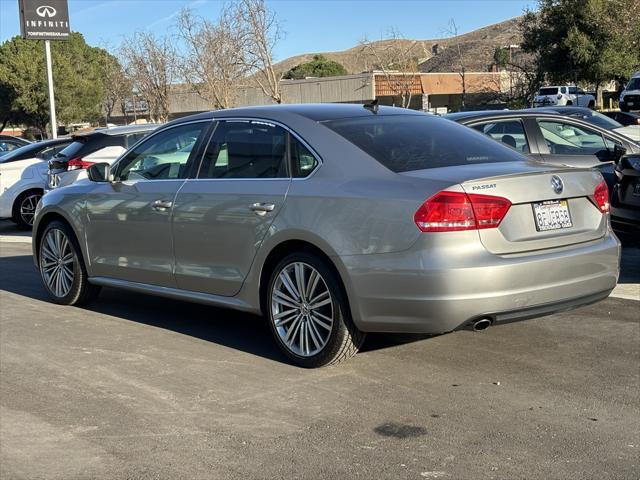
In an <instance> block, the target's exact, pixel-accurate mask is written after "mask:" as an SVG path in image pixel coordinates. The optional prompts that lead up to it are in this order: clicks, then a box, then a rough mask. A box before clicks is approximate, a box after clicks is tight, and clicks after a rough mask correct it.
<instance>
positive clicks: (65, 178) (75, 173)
mask: <svg viewBox="0 0 640 480" xmlns="http://www.w3.org/2000/svg"><path fill="white" fill-rule="evenodd" d="M156 128H158V125H157V124H147V125H132V126H127V127H114V128H103V129H100V130H95V131H93V132H91V133H84V134H80V135H74V136H73V143H71V144H70V145H69V146H68V147H67V148H65V149H64V150H62V151H61V152H60V153H59V154H58V155H56V156H55V157H54V158H52V159H51V160H50V161H49V173H48V178H47V187H46V189H47V190H52V189H54V188H58V187H64V186H66V185H71V184H72V183H73V182H75V181H77V180H79V179H82V178H87V168H89V167H90V166H91V165H93V164H94V163H101V162H107V163H109V164H111V163H113V162H114V161H115V160H116V159H117V158H118V157H119V156H120V155H122V154H123V153H124V152H125V151H127V149H129V148H130V147H131V146H133V145H134V144H135V143H137V142H138V140H140V139H141V138H143V137H145V136H146V135H148V134H149V133H151V132H152V131H154V130H155V129H156Z"/></svg>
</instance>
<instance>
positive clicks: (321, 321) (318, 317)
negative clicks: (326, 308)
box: [311, 312, 333, 331]
mask: <svg viewBox="0 0 640 480" xmlns="http://www.w3.org/2000/svg"><path fill="white" fill-rule="evenodd" d="M311 318H312V319H313V321H314V322H315V323H317V324H318V325H320V326H321V327H322V328H324V329H326V330H329V331H331V324H332V323H333V320H331V319H330V318H327V317H325V316H324V315H322V314H321V313H318V312H312V313H311ZM326 322H328V323H326Z"/></svg>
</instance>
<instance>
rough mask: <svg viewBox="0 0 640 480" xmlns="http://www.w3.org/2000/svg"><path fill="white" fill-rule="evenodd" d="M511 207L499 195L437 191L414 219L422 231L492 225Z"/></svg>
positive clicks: (488, 226) (492, 226) (472, 228)
mask: <svg viewBox="0 0 640 480" xmlns="http://www.w3.org/2000/svg"><path fill="white" fill-rule="evenodd" d="M510 207H511V202H510V201H509V200H507V199H506V198H502V197H493V196H490V195H477V194H473V193H471V194H466V193H463V192H439V193H436V194H435V195H434V196H433V197H431V198H430V199H429V200H427V201H426V202H424V203H423V204H422V205H421V206H420V208H419V209H418V211H417V212H416V213H415V215H414V216H413V220H414V221H415V223H416V225H417V226H418V228H419V229H420V230H422V231H423V232H453V231H459V230H477V229H481V228H495V227H497V226H498V225H500V222H501V221H502V219H503V218H504V217H505V215H506V214H507V212H508V211H509V208H510Z"/></svg>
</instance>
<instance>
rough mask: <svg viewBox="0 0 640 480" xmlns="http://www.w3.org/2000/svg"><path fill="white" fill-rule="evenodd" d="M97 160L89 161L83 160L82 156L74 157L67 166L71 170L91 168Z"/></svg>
mask: <svg viewBox="0 0 640 480" xmlns="http://www.w3.org/2000/svg"><path fill="white" fill-rule="evenodd" d="M94 163H95V162H87V161H86V160H82V159H81V158H72V159H71V160H69V161H68V162H67V168H68V169H69V170H77V169H80V168H89V167H90V166H91V165H93V164H94Z"/></svg>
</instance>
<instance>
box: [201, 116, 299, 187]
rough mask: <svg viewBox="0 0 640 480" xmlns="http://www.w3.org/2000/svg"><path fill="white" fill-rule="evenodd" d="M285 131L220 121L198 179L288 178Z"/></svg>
mask: <svg viewBox="0 0 640 480" xmlns="http://www.w3.org/2000/svg"><path fill="white" fill-rule="evenodd" d="M286 147H287V131H286V130H285V129H284V128H282V127H279V126H277V125H273V124H270V123H268V122H261V121H231V120H230V121H221V122H219V123H218V125H217V127H216V129H215V131H214V133H213V136H212V137H211V140H210V141H209V144H208V145H207V148H206V150H205V153H204V156H203V159H202V166H201V167H200V171H199V172H198V178H288V177H289V174H288V172H287V162H286V154H287V148H286Z"/></svg>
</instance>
